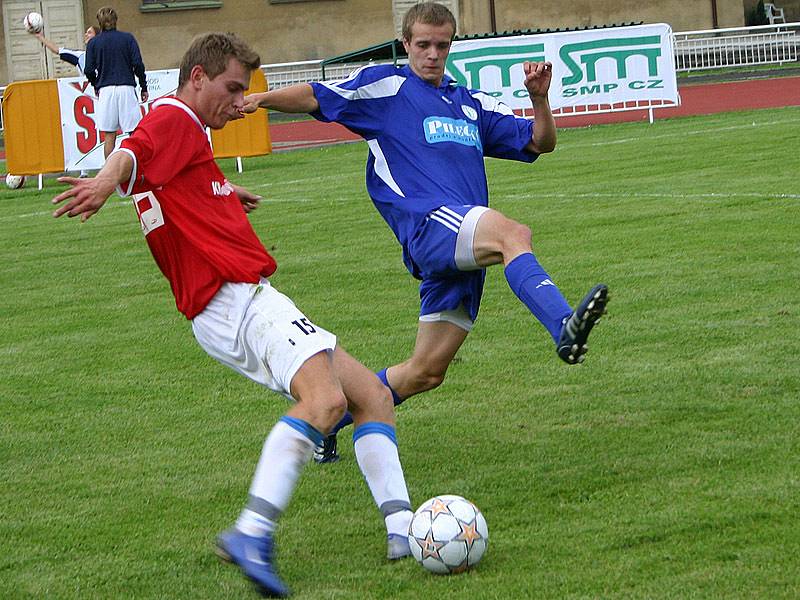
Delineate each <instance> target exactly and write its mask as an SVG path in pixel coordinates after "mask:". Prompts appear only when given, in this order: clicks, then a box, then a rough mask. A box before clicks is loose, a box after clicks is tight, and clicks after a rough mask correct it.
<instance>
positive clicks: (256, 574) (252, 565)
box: [216, 527, 289, 598]
mask: <svg viewBox="0 0 800 600" xmlns="http://www.w3.org/2000/svg"><path fill="white" fill-rule="evenodd" d="M272 551H273V541H272V536H266V537H252V536H249V535H245V534H244V533H242V532H241V531H239V530H238V529H236V528H235V527H232V528H230V529H228V530H226V531H223V532H222V533H220V534H219V535H218V536H217V548H216V552H217V555H218V556H219V557H220V558H221V559H222V560H224V561H227V562H231V563H234V564H235V565H237V566H238V567H239V568H240V569H241V570H242V573H244V574H245V575H246V576H247V578H248V579H250V581H252V582H253V583H254V584H255V585H256V588H257V589H258V591H259V592H260V593H261V595H262V596H267V597H269V598H285V597H287V596H288V595H289V588H288V587H286V584H284V583H283V581H281V579H280V577H278V574H277V573H276V572H275V568H274V567H273V566H272Z"/></svg>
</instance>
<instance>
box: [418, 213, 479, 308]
mask: <svg viewBox="0 0 800 600" xmlns="http://www.w3.org/2000/svg"><path fill="white" fill-rule="evenodd" d="M487 210H488V208H486V207H485V206H475V205H465V206H460V205H457V206H453V205H449V206H441V207H439V208H437V209H436V210H434V211H431V212H430V213H428V215H426V217H425V220H424V221H423V222H422V223H421V224H420V226H419V227H418V228H417V231H416V232H415V233H414V236H413V237H412V238H411V240H410V241H409V243H408V246H407V247H406V248H404V249H403V260H404V262H405V264H406V268H407V269H408V270H409V272H410V273H411V274H412V275H413V276H414V277H416V278H417V279H422V283H421V284H420V286H419V296H420V311H419V314H420V316H424V315H429V314H432V313H439V312H442V311H450V310H456V309H457V308H458V307H459V306H460V305H462V304H463V305H464V308H465V309H466V311H467V314H468V315H469V318H470V319H471V320H472V321H474V320H475V319H476V318H477V316H478V308H479V307H480V303H481V295H482V294H483V282H484V280H485V278H486V270H485V269H482V268H481V267H479V266H478V265H477V264H476V262H475V257H474V254H473V252H472V242H473V238H474V235H475V227H476V226H477V223H478V220H479V219H480V217H481V216H482V215H483V214H484V213H485V212H486V211H487Z"/></svg>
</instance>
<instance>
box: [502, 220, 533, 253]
mask: <svg viewBox="0 0 800 600" xmlns="http://www.w3.org/2000/svg"><path fill="white" fill-rule="evenodd" d="M532 235H533V234H532V233H531V228H530V227H528V226H527V225H524V224H523V223H517V222H516V221H510V223H509V227H508V230H507V232H506V235H505V238H504V240H503V242H504V245H505V246H506V247H508V248H512V249H517V248H519V247H529V246H530V245H531V236H532Z"/></svg>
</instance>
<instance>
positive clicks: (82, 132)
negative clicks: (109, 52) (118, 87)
mask: <svg viewBox="0 0 800 600" xmlns="http://www.w3.org/2000/svg"><path fill="white" fill-rule="evenodd" d="M177 89H178V69H169V70H164V71H147V92H148V94H149V98H148V99H147V102H146V103H144V104H140V106H139V108H140V109H141V111H142V114H143V115H144V114H145V113H146V112H147V111H148V110H149V109H150V104H151V103H152V102H154V101H155V100H157V99H158V98H160V97H162V96H169V95H172V94H175V92H176V90H177ZM136 93H137V94H138V93H139V88H136ZM58 98H59V106H60V110H61V135H62V138H63V143H64V168H65V169H66V170H67V171H77V170H80V169H99V168H101V167H102V166H103V163H104V162H105V158H104V157H103V140H102V139H101V138H102V136H101V134H100V132H99V131H97V127H96V126H95V121H94V112H95V111H94V105H95V102H97V96H96V95H95V93H94V88H93V87H92V86H91V85H89V82H88V81H87V80H86V78H85V77H65V78H62V79H59V80H58ZM125 137H127V135H126V134H120V135H118V136H117V144H119V142H121V141H122V140H123V139H125Z"/></svg>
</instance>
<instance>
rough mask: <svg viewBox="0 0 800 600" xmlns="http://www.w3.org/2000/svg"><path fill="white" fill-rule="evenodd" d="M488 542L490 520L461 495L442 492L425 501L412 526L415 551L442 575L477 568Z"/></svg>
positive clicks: (419, 559) (425, 564)
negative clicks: (443, 493) (440, 494)
mask: <svg viewBox="0 0 800 600" xmlns="http://www.w3.org/2000/svg"><path fill="white" fill-rule="evenodd" d="M488 543H489V528H488V527H487V525H486V519H485V518H484V516H483V514H481V511H480V510H478V508H477V507H476V506H475V505H474V504H473V503H472V502H470V501H469V500H467V499H465V498H462V497H461V496H453V495H442V496H436V497H434V498H431V499H430V500H428V501H426V502H424V503H423V504H422V506H420V507H419V508H418V509H417V511H416V512H415V513H414V516H413V518H412V519H411V525H409V528H408V545H409V547H410V548H411V554H412V555H413V556H414V558H415V559H417V562H418V563H419V564H421V565H422V566H423V567H425V568H426V569H427V570H428V571H430V572H432V573H437V574H441V575H444V574H455V573H463V572H464V571H466V570H467V569H469V568H471V567H474V566H475V565H476V564H478V562H480V560H481V558H483V554H484V552H486V547H487V544H488Z"/></svg>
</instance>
